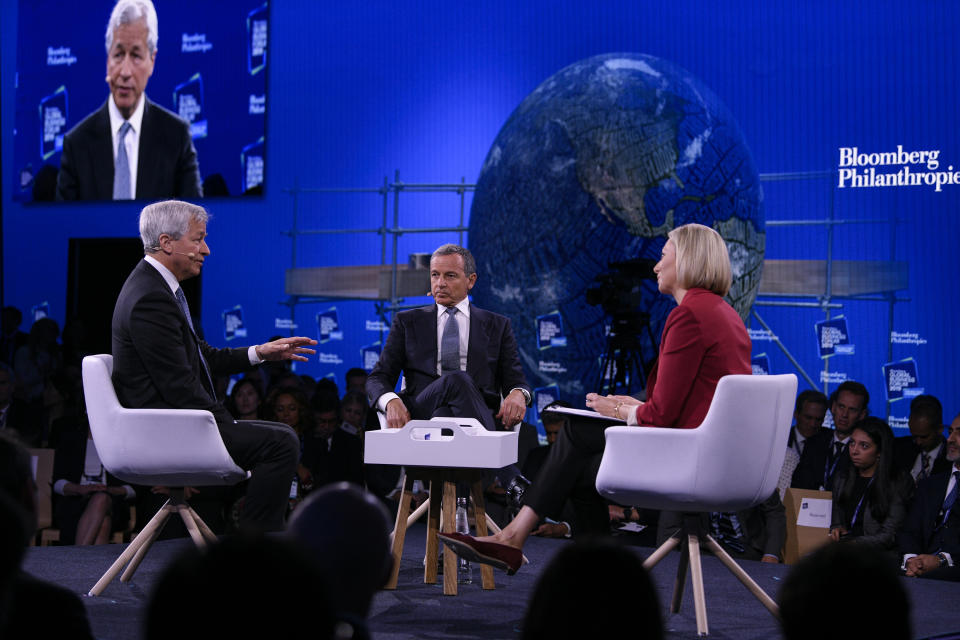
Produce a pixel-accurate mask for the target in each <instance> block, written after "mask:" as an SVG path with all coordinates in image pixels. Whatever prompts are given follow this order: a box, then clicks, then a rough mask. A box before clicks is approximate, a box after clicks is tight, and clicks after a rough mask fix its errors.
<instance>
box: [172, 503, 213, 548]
mask: <svg viewBox="0 0 960 640" xmlns="http://www.w3.org/2000/svg"><path fill="white" fill-rule="evenodd" d="M177 513H179V514H180V519H181V520H183V524H184V526H185V527H186V528H187V533H189V534H190V538H191V539H192V540H193V544H195V545H197V548H198V549H200V550H203V549H206V548H207V541H206V540H204V539H203V534H201V533H200V527H198V526H197V523H196V521H195V520H194V519H193V514H192V513H190V507H188V506H187V505H185V504H178V505H177Z"/></svg>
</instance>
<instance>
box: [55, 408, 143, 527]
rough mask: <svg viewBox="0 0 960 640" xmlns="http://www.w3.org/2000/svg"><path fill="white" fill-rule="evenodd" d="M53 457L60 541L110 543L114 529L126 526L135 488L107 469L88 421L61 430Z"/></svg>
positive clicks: (56, 520)
mask: <svg viewBox="0 0 960 640" xmlns="http://www.w3.org/2000/svg"><path fill="white" fill-rule="evenodd" d="M53 460H54V462H53V492H54V493H55V494H56V498H55V501H54V509H53V521H54V524H56V525H57V527H59V528H60V542H61V544H77V545H91V544H107V543H108V542H109V541H110V534H111V533H112V532H114V531H123V530H124V529H126V528H127V525H128V524H129V522H130V501H132V500H134V499H135V498H136V492H135V491H134V489H133V487H131V486H130V485H129V484H124V483H122V482H121V481H120V480H118V479H117V478H115V477H114V476H113V475H112V474H110V473H108V472H107V470H106V469H104V467H103V465H102V464H101V463H100V456H99V455H98V454H97V447H96V445H95V444H94V442H93V437H92V436H91V435H90V431H89V425H88V427H87V429H86V430H83V431H80V430H77V429H68V430H65V431H64V432H62V433H61V434H60V439H59V444H58V446H57V449H56V455H55V456H54V458H53Z"/></svg>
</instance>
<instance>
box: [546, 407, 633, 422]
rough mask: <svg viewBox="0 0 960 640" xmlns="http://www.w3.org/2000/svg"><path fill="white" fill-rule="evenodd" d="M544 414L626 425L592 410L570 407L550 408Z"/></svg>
mask: <svg viewBox="0 0 960 640" xmlns="http://www.w3.org/2000/svg"><path fill="white" fill-rule="evenodd" d="M544 413H565V414H567V415H570V416H579V417H581V418H590V419H591V420H604V421H606V422H612V423H617V424H622V425H626V424H627V423H626V422H624V421H623V420H617V419H616V418H611V417H610V416H605V415H603V414H602V413H597V412H596V411H593V410H592V409H574V408H572V407H550V409H549V410H547V411H544Z"/></svg>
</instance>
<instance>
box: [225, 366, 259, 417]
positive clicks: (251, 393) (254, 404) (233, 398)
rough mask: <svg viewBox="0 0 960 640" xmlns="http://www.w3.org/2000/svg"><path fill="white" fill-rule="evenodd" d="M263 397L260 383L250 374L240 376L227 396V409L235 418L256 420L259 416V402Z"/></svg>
mask: <svg viewBox="0 0 960 640" xmlns="http://www.w3.org/2000/svg"><path fill="white" fill-rule="evenodd" d="M262 400H263V397H262V395H261V393H260V384H259V382H258V381H257V380H255V379H254V378H252V377H250V376H244V377H242V378H240V379H239V380H238V381H237V382H236V384H234V385H233V389H231V390H230V396H229V397H228V398H227V410H228V411H229V412H230V415H233V416H236V417H237V420H256V419H257V418H259V417H260V412H261V410H260V403H261V401H262Z"/></svg>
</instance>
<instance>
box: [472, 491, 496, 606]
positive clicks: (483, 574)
mask: <svg viewBox="0 0 960 640" xmlns="http://www.w3.org/2000/svg"><path fill="white" fill-rule="evenodd" d="M470 498H471V500H472V501H473V520H474V522H475V523H476V527H477V537H483V536H485V535H487V519H488V516H487V508H486V503H485V502H484V500H483V483H482V482H480V480H476V481H474V482H473V484H471V485H470ZM491 522H493V521H492V520H491ZM480 586H481V587H483V588H484V589H493V588H494V582H493V567H491V566H490V565H488V564H482V565H480Z"/></svg>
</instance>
